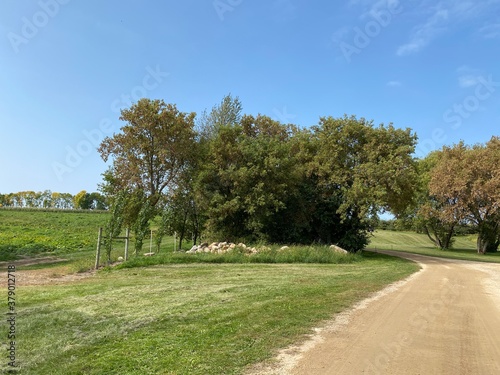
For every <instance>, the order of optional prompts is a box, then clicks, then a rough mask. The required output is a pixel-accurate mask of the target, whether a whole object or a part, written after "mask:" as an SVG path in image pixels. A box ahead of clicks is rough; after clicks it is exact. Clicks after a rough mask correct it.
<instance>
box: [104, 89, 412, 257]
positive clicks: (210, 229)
mask: <svg viewBox="0 0 500 375" xmlns="http://www.w3.org/2000/svg"><path fill="white" fill-rule="evenodd" d="M120 119H121V120H122V121H124V122H125V125H124V126H123V127H122V128H121V131H120V132H119V133H117V134H115V135H113V137H107V138H106V139H104V140H103V142H102V144H101V145H100V148H99V152H100V154H101V156H102V158H103V160H104V161H108V160H111V161H112V163H111V166H110V168H109V169H108V170H107V171H106V172H105V173H104V174H103V177H104V181H103V183H102V185H101V186H100V191H101V192H102V193H103V194H104V195H105V196H107V197H108V199H109V201H110V203H111V210H112V212H113V215H112V219H111V221H110V223H109V225H108V232H109V233H110V235H112V233H115V232H117V231H118V230H119V228H121V226H123V225H126V226H128V227H130V228H131V229H133V231H134V233H135V238H136V246H137V249H140V248H141V246H142V241H141V240H142V239H143V238H144V236H145V235H146V234H147V233H148V232H149V228H150V223H151V220H153V219H154V218H159V220H160V225H159V233H158V238H161V236H162V235H164V234H167V233H173V232H174V231H175V232H177V234H178V235H179V236H180V238H181V240H182V239H184V238H192V239H193V240H194V241H195V242H197V241H200V237H202V238H203V239H214V240H226V241H231V242H236V241H265V242H272V243H311V242H316V243H328V244H329V243H335V244H337V245H339V246H341V247H343V248H345V249H348V250H349V251H353V252H355V251H358V250H360V249H362V248H363V247H365V246H366V244H367V243H368V238H369V235H370V232H371V231H372V230H373V227H374V224H375V222H376V220H377V215H378V214H380V213H381V212H385V211H390V212H392V213H395V214H401V215H402V214H403V213H404V212H405V211H406V210H407V208H408V206H409V204H410V202H411V201H412V196H413V183H414V181H416V179H417V170H416V168H415V161H414V158H413V157H412V154H413V152H414V150H415V145H416V141H417V137H416V135H415V134H413V133H412V131H411V129H397V128H395V127H394V126H393V125H392V124H389V125H383V124H381V125H378V126H375V125H374V124H373V122H372V121H368V120H366V119H364V118H356V117H355V116H350V117H349V116H344V117H342V118H333V117H322V118H320V120H319V123H318V124H317V125H316V126H313V127H311V128H307V129H303V128H300V127H298V126H296V125H293V124H283V123H280V122H279V121H276V120H273V119H271V118H269V117H267V116H263V115H257V116H253V115H243V114H242V105H241V102H240V101H239V99H238V98H234V97H232V96H230V95H228V96H226V97H225V98H224V99H223V100H222V102H221V103H220V104H219V105H217V106H215V107H214V108H213V109H212V110H211V111H210V112H207V111H205V112H204V113H203V114H202V115H201V116H200V117H199V119H198V121H195V119H196V114H195V113H183V112H180V111H179V110H178V109H177V107H176V106H175V105H174V104H166V103H165V102H163V101H162V100H150V99H141V100H139V101H138V102H137V103H135V104H133V105H132V106H131V107H130V108H128V109H125V110H123V111H122V114H121V117H120Z"/></svg>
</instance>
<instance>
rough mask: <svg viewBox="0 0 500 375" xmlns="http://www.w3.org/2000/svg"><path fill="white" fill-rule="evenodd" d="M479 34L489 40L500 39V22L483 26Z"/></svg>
mask: <svg viewBox="0 0 500 375" xmlns="http://www.w3.org/2000/svg"><path fill="white" fill-rule="evenodd" d="M479 34H481V35H482V36H484V37H485V38H488V39H493V38H500V22H499V23H492V24H489V25H486V26H483V27H482V28H480V29H479Z"/></svg>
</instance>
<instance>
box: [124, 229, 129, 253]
mask: <svg viewBox="0 0 500 375" xmlns="http://www.w3.org/2000/svg"><path fill="white" fill-rule="evenodd" d="M125 237H126V238H125V260H128V239H129V237H130V229H129V228H127V229H126V230H125Z"/></svg>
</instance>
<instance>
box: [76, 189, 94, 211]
mask: <svg viewBox="0 0 500 375" xmlns="http://www.w3.org/2000/svg"><path fill="white" fill-rule="evenodd" d="M73 202H74V203H73V204H74V206H75V209H80V210H90V209H91V208H92V200H91V198H90V194H89V193H87V191H85V190H82V191H80V192H79V193H77V194H76V195H75V197H74V198H73Z"/></svg>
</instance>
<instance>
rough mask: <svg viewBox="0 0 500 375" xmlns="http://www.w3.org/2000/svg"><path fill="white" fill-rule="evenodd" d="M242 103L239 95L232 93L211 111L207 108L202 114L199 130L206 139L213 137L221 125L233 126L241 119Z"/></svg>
mask: <svg viewBox="0 0 500 375" xmlns="http://www.w3.org/2000/svg"><path fill="white" fill-rule="evenodd" d="M241 111H242V104H241V101H240V99H239V98H238V97H235V98H233V97H232V96H231V94H228V95H226V96H224V98H223V99H222V101H221V102H220V104H219V105H216V106H214V107H213V108H212V110H211V111H210V113H207V111H206V110H205V111H204V112H203V113H202V115H201V116H200V121H199V124H198V132H199V134H200V135H201V137H202V138H204V139H211V138H213V137H214V136H215V135H216V134H217V133H218V131H219V128H220V127H221V126H233V125H236V124H239V122H240V120H241Z"/></svg>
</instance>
